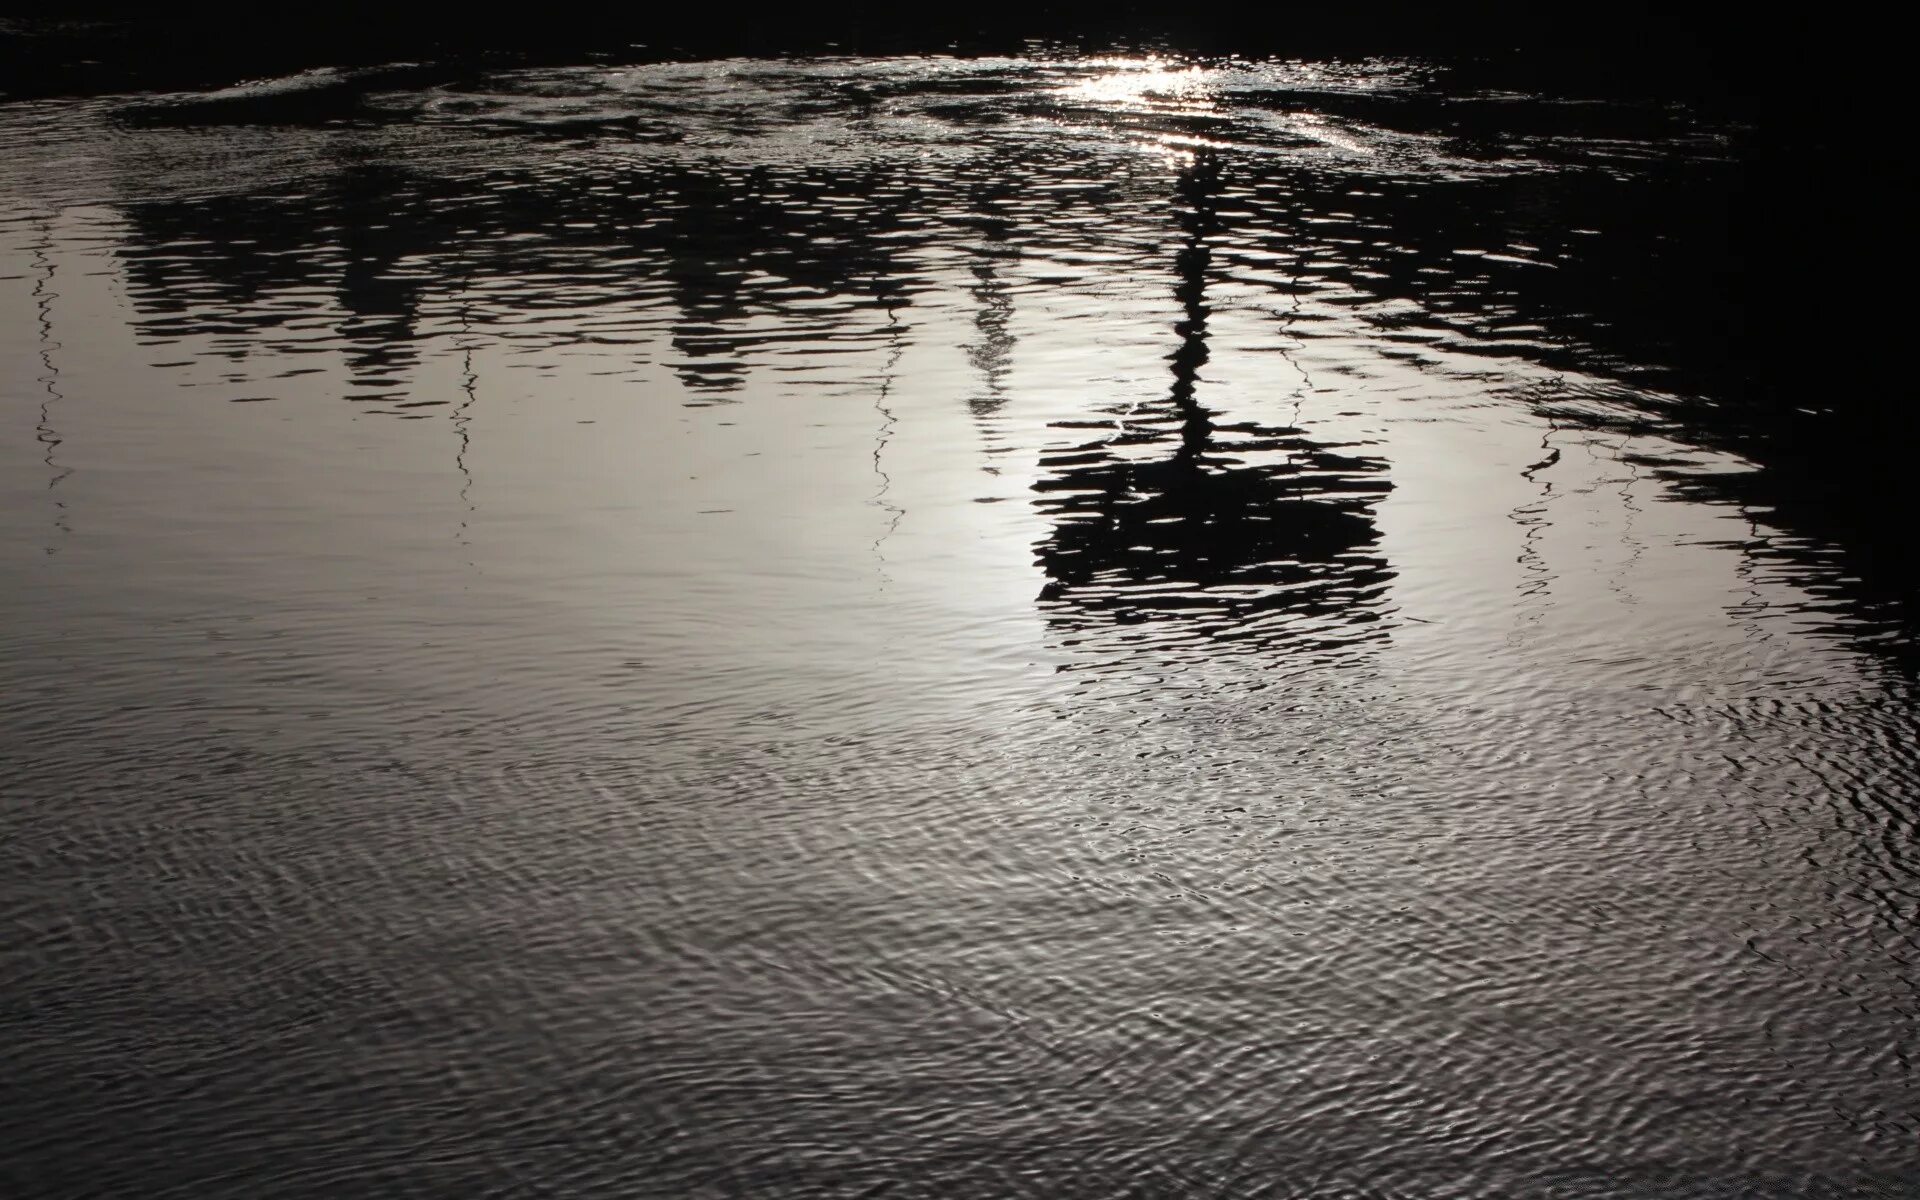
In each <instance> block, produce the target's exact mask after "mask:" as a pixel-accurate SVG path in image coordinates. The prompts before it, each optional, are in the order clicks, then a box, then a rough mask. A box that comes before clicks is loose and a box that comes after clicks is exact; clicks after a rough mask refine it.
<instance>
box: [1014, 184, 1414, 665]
mask: <svg viewBox="0 0 1920 1200" xmlns="http://www.w3.org/2000/svg"><path fill="white" fill-rule="evenodd" d="M1219 193H1220V164H1219V161H1218V159H1217V158H1216V157H1215V156H1214V155H1213V154H1212V153H1211V152H1207V151H1202V152H1201V153H1200V154H1198V155H1196V156H1195V157H1194V159H1193V161H1192V162H1191V163H1190V164H1189V165H1188V166H1187V168H1186V169H1185V170H1183V171H1182V172H1181V174H1180V178H1179V180H1178V182H1177V184H1176V187H1175V197H1176V199H1177V201H1178V209H1177V212H1178V217H1177V219H1178V221H1179V223H1180V227H1181V229H1182V230H1183V232H1184V234H1185V237H1184V240H1183V241H1182V243H1181V245H1180V248H1179V249H1178V250H1177V251H1176V252H1175V254H1174V261H1173V265H1174V271H1175V281H1174V297H1175V298H1176V299H1177V300H1178V301H1179V303H1180V306H1181V314H1180V318H1179V320H1177V321H1176V322H1175V323H1174V331H1175V333H1177V334H1178V335H1179V344H1178V345H1177V346H1176V347H1175V349H1174V351H1173V352H1172V353H1171V354H1169V355H1168V356H1167V361H1168V363H1169V370H1170V371H1171V373H1172V375H1173V382H1172V385H1171V386H1170V388H1169V389H1168V392H1167V398H1166V401H1165V402H1164V403H1163V404H1162V405H1161V406H1158V407H1159V410H1160V411H1159V414H1158V416H1157V417H1155V416H1151V415H1149V416H1147V417H1145V418H1144V419H1140V420H1136V421H1133V422H1131V423H1130V424H1131V425H1132V427H1131V428H1129V429H1128V430H1127V432H1125V433H1123V434H1122V435H1121V436H1120V437H1119V438H1116V439H1113V440H1110V441H1101V442H1096V443H1092V444H1083V445H1080V446H1077V447H1074V448H1072V449H1070V450H1064V451H1061V452H1057V453H1052V454H1049V455H1047V456H1046V457H1045V458H1044V459H1043V460H1042V468H1043V478H1042V479H1041V480H1040V482H1039V483H1037V484H1036V485H1035V490H1036V491H1038V492H1040V493H1041V496H1042V499H1041V500H1040V501H1039V503H1040V505H1041V507H1042V508H1043V509H1045V510H1047V511H1048V513H1049V515H1050V516H1051V517H1052V518H1053V522H1054V527H1053V532H1052V533H1051V535H1050V536H1049V537H1048V539H1047V540H1046V541H1045V542H1044V543H1042V544H1041V546H1040V550H1039V557H1040V561H1041V565H1042V567H1043V568H1044V569H1045V571H1046V573H1047V575H1048V582H1047V585H1046V589H1045V591H1044V592H1043V594H1042V599H1043V601H1045V602H1046V603H1047V605H1048V607H1049V611H1050V615H1051V618H1052V619H1053V620H1055V621H1057V622H1060V623H1063V624H1065V625H1068V626H1075V627H1089V626H1092V625H1097V624H1103V623H1113V624H1119V625H1126V624H1134V623H1139V622H1146V621H1159V620H1169V621H1179V622H1181V623H1182V624H1183V625H1185V626H1187V627H1188V628H1189V629H1190V630H1191V631H1192V632H1193V633H1194V634H1197V635H1199V636H1204V637H1221V638H1230V637H1245V636H1259V637H1268V636H1272V635H1273V633H1274V632H1275V627H1274V626H1273V625H1271V624H1269V623H1264V622H1260V621H1258V620H1257V619H1256V618H1258V617H1260V616H1262V615H1263V614H1267V613H1272V612H1276V611H1278V610H1285V611H1286V612H1287V613H1288V614H1290V615H1291V616H1294V617H1300V618H1306V623H1305V624H1303V625H1300V626H1298V627H1299V628H1301V629H1303V630H1308V631H1311V633H1310V635H1311V636H1312V637H1314V638H1315V639H1316V640H1318V641H1322V642H1332V641H1338V640H1346V639H1354V638H1365V637H1371V636H1373V635H1374V633H1375V632H1377V631H1378V629H1379V628H1380V627H1379V626H1377V625H1373V624H1371V621H1372V618H1373V617H1374V616H1376V615H1377V614H1376V613H1375V612H1374V611H1373V608H1374V605H1375V603H1376V602H1377V600H1378V599H1379V597H1380V596H1381V595H1382V593H1383V592H1384V590H1385V587H1386V584H1387V581H1388V580H1389V579H1390V578H1391V577H1392V576H1391V572H1390V571H1389V570H1388V569H1387V564H1386V563H1385V562H1384V561H1383V560H1381V559H1379V558H1377V557H1375V556H1373V555H1371V554H1368V553H1365V551H1366V550H1367V549H1368V548H1370V547H1372V546H1373V545H1374V544H1375V543H1376V541H1377V540H1378V534H1377V532H1376V530H1375V528H1374V525H1373V513H1372V508H1373V504H1374V502H1375V500H1376V498H1377V496H1378V495H1379V494H1380V493H1381V492H1384V491H1385V490H1386V489H1387V484H1386V481H1385V480H1384V479H1383V478H1381V477H1380V474H1379V472H1380V470H1381V468H1382V467H1383V466H1384V464H1383V463H1381V462H1379V461H1378V460H1373V459H1362V458H1355V457H1349V456H1344V455H1340V454H1335V453H1332V452H1330V451H1328V450H1327V449H1325V448H1324V447H1320V446H1316V445H1313V444H1312V443H1310V442H1308V441H1306V440H1305V439H1304V438H1302V437H1301V436H1300V433H1299V430H1297V429H1291V428H1288V429H1274V428H1267V427H1263V426H1260V425H1255V424H1252V423H1240V422H1236V423H1232V424H1227V425H1221V424H1218V423H1216V421H1215V420H1214V414H1213V412H1212V410H1210V409H1209V408H1208V407H1207V406H1205V405H1203V404H1202V403H1201V402H1200V399H1199V394H1198V393H1199V385H1200V371H1201V368H1202V367H1203V366H1204V365H1205V364H1206V362H1207V361H1208V358H1209V350H1208V337H1209V328H1208V319H1209V317H1210V316H1211V309H1210V308H1209V307H1208V304H1207V282H1208V280H1207V276H1208V273H1209V271H1210V270H1211V268H1212V263H1213V243H1214V242H1215V241H1216V240H1217V238H1218V236H1219V232H1220V221H1219V217H1218V215H1217V213H1216V210H1215V198H1216V197H1217V196H1218V195H1219ZM1222 439H1230V441H1229V442H1228V444H1226V445H1224V446H1223V445H1222ZM1156 450H1157V451H1160V453H1158V454H1155V453H1153V451H1156ZM1169 450H1170V453H1168V451H1169ZM1288 624H1289V625H1292V624H1293V623H1292V622H1289V623H1288Z"/></svg>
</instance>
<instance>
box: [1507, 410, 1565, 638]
mask: <svg viewBox="0 0 1920 1200" xmlns="http://www.w3.org/2000/svg"><path fill="white" fill-rule="evenodd" d="M1546 420H1547V427H1546V429H1545V430H1543V431H1542V432H1541V434H1540V449H1541V450H1542V451H1544V453H1543V454H1542V455H1541V456H1540V457H1539V458H1538V459H1537V460H1535V461H1534V462H1531V463H1529V464H1527V466H1525V467H1523V468H1522V469H1521V471H1520V477H1521V478H1522V479H1525V480H1526V481H1527V482H1528V483H1534V482H1539V483H1540V498H1539V500H1538V501H1536V502H1535V503H1533V504H1519V505H1516V506H1514V508H1512V509H1511V510H1510V511H1509V512H1508V514H1507V515H1508V516H1509V517H1510V518H1511V519H1512V520H1513V523H1514V524H1516V525H1518V526H1520V528H1521V529H1522V530H1523V531H1524V532H1523V533H1522V534H1521V537H1520V553H1519V554H1518V555H1517V556H1515V558H1514V561H1515V562H1517V563H1519V564H1520V568H1521V570H1523V571H1525V572H1527V573H1528V574H1529V575H1531V576H1532V578H1530V579H1523V580H1522V581H1521V584H1520V594H1521V595H1522V596H1539V595H1544V594H1545V593H1546V591H1547V588H1548V585H1549V584H1551V583H1552V582H1553V574H1552V571H1551V570H1550V569H1549V568H1548V567H1547V563H1546V559H1545V558H1544V557H1543V556H1542V555H1541V553H1540V546H1539V542H1540V538H1541V537H1542V536H1544V535H1545V533H1546V531H1547V529H1548V527H1549V526H1551V525H1552V524H1553V522H1551V521H1549V520H1548V519H1547V515H1546V514H1547V508H1548V506H1549V505H1551V504H1552V503H1553V481H1552V480H1551V479H1547V480H1538V478H1537V477H1538V476H1539V474H1540V472H1542V471H1544V470H1546V469H1547V468H1549V467H1551V466H1553V465H1554V464H1555V463H1557V462H1559V461H1560V448H1559V447H1557V446H1555V445H1554V444H1553V435H1554V434H1556V433H1558V432H1559V431H1560V424H1559V422H1558V420H1557V419H1556V418H1555V417H1554V416H1553V414H1552V413H1550V412H1549V413H1547V414H1546ZM1526 619H1527V620H1529V621H1533V622H1537V621H1539V620H1540V613H1539V611H1538V610H1535V611H1533V612H1531V613H1530V614H1529V615H1527V617H1526Z"/></svg>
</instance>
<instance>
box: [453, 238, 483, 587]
mask: <svg viewBox="0 0 1920 1200" xmlns="http://www.w3.org/2000/svg"><path fill="white" fill-rule="evenodd" d="M472 282H473V279H472V276H471V275H469V276H468V277H467V278H466V279H464V280H462V281H461V285H460V342H459V345H460V372H461V373H460V390H461V392H463V393H464V396H463V397H462V399H461V400H460V403H459V404H457V405H455V406H454V409H453V429H454V432H455V433H456V434H457V435H458V436H459V438H460V448H459V449H458V450H456V451H454V455H453V465H454V466H455V467H456V468H458V469H459V471H460V504H461V506H462V507H463V508H465V510H466V513H465V515H463V516H462V517H461V518H460V532H459V533H458V534H456V535H455V540H457V541H458V542H459V543H460V544H461V545H462V546H466V547H469V548H471V547H472V545H473V543H472V541H471V540H470V539H469V537H468V534H467V519H468V517H471V516H472V515H473V512H474V507H473V471H472V469H471V468H470V467H468V465H467V452H468V451H469V450H471V449H472V448H473V439H472V437H471V435H470V433H469V429H468V427H469V426H470V425H471V424H472V423H473V418H472V416H471V410H472V408H473V401H474V387H475V385H476V384H477V383H479V381H480V376H479V374H478V373H477V372H475V371H474V369H473V317H472V308H471V300H470V299H469V290H468V289H469V288H470V286H471V285H472ZM467 565H468V566H472V565H473V563H472V562H471V561H469V562H468V563H467Z"/></svg>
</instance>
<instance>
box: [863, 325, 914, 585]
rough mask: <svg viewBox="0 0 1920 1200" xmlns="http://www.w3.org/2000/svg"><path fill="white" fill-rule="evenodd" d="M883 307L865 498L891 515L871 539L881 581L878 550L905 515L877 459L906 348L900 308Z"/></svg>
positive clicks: (887, 434)
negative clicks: (872, 479) (875, 421)
mask: <svg viewBox="0 0 1920 1200" xmlns="http://www.w3.org/2000/svg"><path fill="white" fill-rule="evenodd" d="M886 310H887V342H888V344H889V349H888V351H887V364H886V366H884V367H882V368H881V369H880V390H879V391H878V392H877V393H876V394H875V395H874V398H873V411H875V412H876V413H879V414H880V429H879V432H878V433H877V434H875V436H874V441H873V473H874V474H875V475H876V476H878V477H879V480H880V486H879V488H878V490H876V491H875V492H874V493H873V497H872V499H870V500H869V501H868V503H870V504H872V505H874V506H876V507H878V508H881V509H884V510H885V511H886V512H887V513H889V514H890V517H889V519H888V521H887V527H886V529H884V530H882V531H881V533H880V536H879V537H877V538H875V539H874V540H873V553H874V556H875V557H877V558H878V559H879V560H880V578H881V582H883V583H889V582H892V581H891V580H890V579H889V578H888V577H887V574H886V565H887V556H886V552H885V551H884V550H882V549H881V546H882V544H883V543H885V542H886V540H887V539H888V538H890V537H892V536H893V533H894V531H895V530H896V529H898V528H900V518H901V517H904V516H906V510H905V509H903V508H901V507H900V506H899V505H897V504H895V503H893V501H891V500H889V499H887V493H888V492H890V491H892V490H893V477H892V476H891V475H889V474H887V472H886V468H885V467H883V466H882V465H881V462H880V456H881V454H882V453H883V452H884V451H885V450H886V448H887V443H888V442H890V441H891V440H893V428H894V426H895V425H896V424H897V423H898V422H896V421H895V419H894V415H893V410H892V409H891V408H888V407H887V394H888V393H889V392H891V391H892V390H893V371H894V368H895V367H896V366H898V365H899V363H900V355H901V354H902V353H903V352H904V351H905V349H906V345H905V343H904V342H903V341H902V339H901V334H902V333H903V332H904V330H905V327H904V326H902V325H901V323H900V313H899V311H898V310H897V309H896V308H895V307H894V306H893V305H892V304H891V303H889V304H887V305H886Z"/></svg>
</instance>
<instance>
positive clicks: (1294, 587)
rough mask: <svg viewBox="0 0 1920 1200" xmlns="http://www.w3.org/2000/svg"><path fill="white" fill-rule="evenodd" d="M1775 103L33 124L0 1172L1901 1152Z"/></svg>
mask: <svg viewBox="0 0 1920 1200" xmlns="http://www.w3.org/2000/svg"><path fill="white" fill-rule="evenodd" d="M1749 132H1750V131H1748V130H1746V129H1744V128H1743V127H1742V126H1741V125H1740V123H1739V122H1738V121H1735V120H1732V119H1729V118H1726V117H1723V116H1714V115H1711V114H1707V113H1703V112H1698V111H1694V110H1691V109H1688V108H1686V107H1682V106H1677V105H1671V104H1655V103H1637V102H1629V101H1623V100H1620V99H1617V98H1616V99H1613V100H1608V101H1595V100H1583V99H1581V98H1579V97H1564V96H1562V97H1549V96H1541V95H1533V94H1521V93H1509V92H1499V91H1489V90H1485V89H1479V88H1470V87H1467V86H1465V85H1464V84H1462V83H1461V82H1460V81H1459V80H1457V79H1454V78H1452V77H1450V76H1449V75H1448V74H1447V73H1446V72H1445V71H1443V70H1441V69H1440V68H1438V67H1436V66H1434V65H1432V64H1425V63H1420V62H1400V61H1369V62H1361V63H1296V62H1286V61H1264V60H1205V61H1201V60H1191V61H1190V60H1184V59H1178V58H1171V57H1169V58H1164V59H1150V58H1106V59H1103V58H1095V57H1084V56H1078V57H1076V56H1046V55H1037V56H1035V57H1032V58H1023V59H965V60H962V59H941V58H911V59H884V60H863V59H852V58H834V59H820V60H764V61H761V60H730V61H717V62H702V63H666V64H652V65H644V66H634V67H614V66H606V65H601V66H592V67H578V68H539V69H517V70H515V69H500V70H493V71H478V70H473V69H466V68H463V69H460V70H454V69H450V68H440V67H436V66H434V65H431V64H426V65H421V64H403V65H397V66H394V67H390V68H381V69H374V70H353V71H347V70H322V71H314V72H308V73H305V74H302V75H298V76H292V77H287V78H279V79H272V80H265V81H259V82H256V83H252V84H246V85H241V86H238V87H234V88H229V89H224V90H221V91H217V92H211V93H195V94H180V95H161V94H140V95H120V96H106V97H93V98H80V99H68V100H41V101H32V102H24V101H22V102H15V103H12V104H10V105H8V106H6V107H0V198H3V199H0V274H4V279H0V311H3V312H4V318H5V319H4V321H0V362H3V363H4V364H5V367H6V371H5V375H4V377H3V378H4V397H3V398H4V409H0V417H4V420H5V424H4V425H3V426H0V498H3V499H4V505H3V506H0V572H3V574H0V578H3V579H4V586H3V587H0V618H3V619H0V789H4V794H5V798H6V799H5V810H4V811H5V822H6V836H5V838H4V841H0V895H4V897H5V901H4V902H5V911H6V913H7V916H8V922H7V927H8V930H9V936H8V938H7V940H6V942H5V943H4V944H3V945H0V962H3V964H4V965H3V966H0V970H3V971H4V976H5V978H6V980H7V984H6V987H5V997H6V1006H5V1008H4V1010H0V1034H3V1036H0V1074H3V1075H4V1077H5V1078H6V1081H7V1082H6V1085H5V1086H6V1097H5V1103H4V1106H3V1107H0V1144H4V1145H5V1146H6V1147H7V1149H6V1150H5V1151H3V1152H0V1179H4V1180H5V1181H6V1186H7V1192H8V1194H9V1195H19V1196H69V1195H72V1196H78V1195H141V1196H154V1197H161V1196H182V1197H184V1196H192V1197H215V1196H234V1197H241V1196H246V1197H252V1196H261V1195H273V1196H285V1197H294V1196H339V1195H383V1196H384V1195H391V1196H432V1197H439V1196H449V1197H452V1196H460V1197H469V1196H478V1195H498V1196H526V1195H567V1196H621V1197H663V1198H665V1197H676V1198H677V1197H752V1198H758V1197H812V1196H820V1197H848V1198H851V1197H865V1196H887V1197H889V1198H895V1197H913V1196H924V1197H929V1198H943V1200H944V1198H958V1197H982V1198H986V1197H1016V1196H1035V1197H1061V1198H1064V1197H1082V1196H1084V1197H1103V1198H1104V1197H1121V1196H1139V1197H1255V1196H1275V1197H1278V1196H1301V1197H1307V1196H1311V1197H1346V1196H1355V1197H1359V1196H1410V1197H1443V1196H1461V1197H1467V1196H1475V1197H1479V1196H1516V1197H1518V1196H1527V1197H1531V1196H1569V1197H1571V1196H1580V1197H1615V1196H1619V1197H1645V1196H1654V1195H1658V1196H1689V1197H1691V1196H1699V1197H1722V1196H1724V1197H1736V1196H1738V1197H1745V1196H1783V1197H1784V1196H1858V1195H1879V1194H1886V1195H1894V1194H1901V1192H1902V1189H1903V1188H1911V1187H1913V1186H1916V1181H1920V1137H1917V1136H1916V1135H1917V1134H1920V1090H1917V1088H1916V1079H1915V1074H1914V1070H1913V1065H1912V1063H1911V1061H1910V1057H1909V1056H1910V1055H1911V1054H1912V1053H1913V1052H1914V1051H1915V1048H1916V1045H1917V1044H1920V1043H1917V1042H1916V1022H1917V1019H1920V1018H1917V1013H1920V995H1917V994H1916V977H1915V975H1914V973H1913V970H1912V967H1913V959H1914V951H1915V943H1914V932H1913V931H1914V921H1915V917H1916V903H1917V902H1916V891H1915V883H1914V878H1915V871H1916V863H1915V857H1914V849H1913V844H1912V836H1913V832H1914V828H1915V817H1916V797H1917V796H1920V751H1917V750H1916V748H1915V743H1914V739H1913V737H1912V731H1913V728H1914V722H1915V715H1916V713H1915V697H1914V694H1913V691H1912V685H1911V675H1910V672H1909V670H1908V669H1907V664H1909V663H1910V662H1911V652H1912V649H1913V645H1912V626H1911V613H1910V612H1909V610H1908V609H1907V607H1905V606H1904V605H1903V603H1902V602H1901V601H1900V599H1899V598H1898V597H1897V596H1889V595H1888V594H1887V593H1886V592H1885V590H1884V589H1882V588H1879V587H1877V586H1876V585H1875V582H1874V578H1873V576H1872V571H1871V569H1870V565H1871V564H1870V563H1869V562H1868V560H1867V559H1866V558H1864V557H1863V551H1862V549H1861V547H1860V546H1858V545H1852V544H1849V543H1848V541H1847V540H1846V539H1845V538H1836V537H1834V536H1832V535H1831V532H1830V530H1827V529H1825V528H1817V527H1815V526H1814V525H1809V524H1807V523H1805V522H1799V521H1796V520H1795V519H1793V516H1792V514H1791V513H1790V512H1788V511H1786V510H1784V509H1782V508H1780V507H1778V506H1775V505H1772V504H1769V503H1766V502H1765V501H1764V500H1763V499H1757V498H1756V497H1764V496H1766V495H1768V494H1769V489H1770V488H1772V489H1774V490H1777V489H1778V487H1780V486H1782V485H1780V484H1779V480H1780V479H1781V478H1782V471H1783V468H1782V466H1781V465H1780V463H1779V462H1777V461H1775V460H1773V459H1770V458H1769V453H1770V452H1771V451H1770V449H1769V447H1770V445H1772V444H1771V443H1769V442H1767V441H1766V439H1765V438H1764V437H1763V436H1760V434H1756V432H1755V430H1756V429H1760V430H1761V432H1762V433H1764V432H1765V428H1766V423H1765V421H1764V420H1763V419H1762V418H1761V417H1759V416H1756V415H1755V414H1754V412H1753V411H1750V410H1749V409H1747V408H1743V407H1742V406H1741V404H1740V403H1739V400H1740V398H1741V397H1743V396H1745V395H1747V394H1748V391H1747V389H1748V388H1749V386H1750V383H1751V381H1752V379H1753V378H1754V377H1756V376H1763V375H1764V374H1765V373H1766V371H1767V369H1768V368H1767V366H1766V365H1765V364H1764V363H1762V364H1756V363H1754V362H1752V361H1749V360H1747V359H1745V358H1742V357H1741V355H1740V354H1739V353H1737V352H1736V350H1737V348H1738V346H1739V345H1740V344H1739V343H1736V342H1732V341H1729V339H1728V338H1726V337H1725V336H1724V333H1725V327H1726V325H1727V324H1728V323H1729V322H1733V321H1737V320H1738V317H1739V312H1740V309H1739V305H1740V304H1741V303H1743V302H1744V301H1743V298H1742V297H1740V296H1737V295H1734V294H1732V289H1730V288H1729V286H1728V284H1727V270H1726V269H1727V259H1726V255H1727V253H1728V249H1727V246H1726V244H1725V224H1726V214H1727V211H1728V209H1729V206H1730V205H1732V204H1734V203H1736V202H1737V201H1738V198H1739V189H1740V187H1741V184H1742V178H1743V177H1742V169H1743V158H1742V154H1743V145H1744V142H1743V138H1745V137H1746V136H1747V134H1748V133H1749ZM1774 448H1775V449H1777V447H1774Z"/></svg>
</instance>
